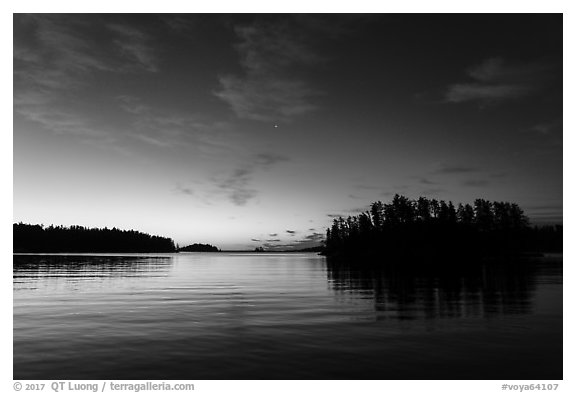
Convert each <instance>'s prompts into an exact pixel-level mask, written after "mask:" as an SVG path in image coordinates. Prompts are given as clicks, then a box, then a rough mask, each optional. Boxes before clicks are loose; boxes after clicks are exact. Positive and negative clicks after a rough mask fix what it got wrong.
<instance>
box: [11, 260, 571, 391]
mask: <svg viewBox="0 0 576 393" xmlns="http://www.w3.org/2000/svg"><path fill="white" fill-rule="evenodd" d="M462 265H463V266H464V265H465V264H464V263H463V264H462ZM14 379H192V380H198V379H508V380H510V379H562V261H561V257H555V258H550V257H549V258H541V259H536V260H532V261H529V262H527V261H524V262H522V263H499V264H482V265H480V264H473V266H470V267H467V268H466V269H464V268H457V269H455V268H450V269H431V268H427V269H423V268H419V269H414V268H412V267H406V268H386V269H376V268H358V267H354V265H351V264H347V263H342V262H338V263H336V262H333V261H329V260H326V258H324V257H320V256H316V255H314V254H248V253H245V254H240V253H238V254H228V253H217V254H174V255H158V256H150V255H135V254H133V255H108V256H104V255H99V256H90V255H14Z"/></svg>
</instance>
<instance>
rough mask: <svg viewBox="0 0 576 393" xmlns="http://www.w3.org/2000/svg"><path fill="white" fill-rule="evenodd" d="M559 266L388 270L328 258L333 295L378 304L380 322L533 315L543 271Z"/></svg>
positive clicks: (490, 264) (400, 266) (483, 264)
mask: <svg viewBox="0 0 576 393" xmlns="http://www.w3.org/2000/svg"><path fill="white" fill-rule="evenodd" d="M554 266H556V264H554V263H551V262H547V263H546V264H543V263H542V262H541V261H538V260H537V259H532V260H528V259H526V260H508V261H502V260H499V261H473V262H470V261H466V263H460V262H459V261H454V262H452V263H445V264H438V263H422V262H407V261H405V262H403V263H400V262H398V263H385V264H383V263H366V261H364V262H362V263H359V262H358V260H354V261H351V260H342V259H340V258H339V259H334V258H328V259H327V272H328V273H327V274H328V281H329V284H330V287H331V288H332V289H333V290H336V291H345V292H348V293H349V294H350V295H352V296H360V297H363V298H373V301H374V308H375V310H376V313H377V317H378V318H381V319H382V318H384V319H385V318H396V319H411V318H443V317H456V318H460V317H471V316H476V317H486V318H490V317H491V316H495V315H501V314H518V313H529V312H530V311H531V309H532V306H533V305H532V303H533V296H534V292H535V289H536V277H537V275H538V274H540V273H539V271H540V270H541V269H548V270H550V269H551V268H552V267H554ZM555 272H556V273H554V274H560V275H561V269H556V270H555Z"/></svg>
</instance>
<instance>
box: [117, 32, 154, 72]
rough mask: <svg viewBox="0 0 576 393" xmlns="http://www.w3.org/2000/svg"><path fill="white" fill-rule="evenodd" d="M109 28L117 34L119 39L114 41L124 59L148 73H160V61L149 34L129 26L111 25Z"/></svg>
mask: <svg viewBox="0 0 576 393" xmlns="http://www.w3.org/2000/svg"><path fill="white" fill-rule="evenodd" d="M108 28H109V29H110V30H111V31H113V32H115V33H117V35H118V38H117V39H115V40H114V44H116V46H117V47H118V48H119V50H120V53H121V54H122V55H123V56H124V57H126V58H128V59H130V60H132V62H134V63H136V64H138V65H139V66H140V67H142V68H143V69H144V70H146V71H149V72H157V71H158V64H157V63H158V61H157V58H156V55H155V53H154V49H153V48H152V46H151V45H150V37H148V35H147V34H145V33H144V32H143V31H141V30H139V29H137V28H135V27H131V26H127V25H120V24H111V25H109V26H108Z"/></svg>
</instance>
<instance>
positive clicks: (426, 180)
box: [420, 177, 438, 185]
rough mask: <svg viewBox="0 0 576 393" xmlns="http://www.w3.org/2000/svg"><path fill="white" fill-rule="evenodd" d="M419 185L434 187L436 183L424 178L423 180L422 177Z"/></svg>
mask: <svg viewBox="0 0 576 393" xmlns="http://www.w3.org/2000/svg"><path fill="white" fill-rule="evenodd" d="M420 183H421V184H426V185H435V184H438V183H436V182H434V181H432V180H430V179H426V178H424V177H423V178H421V179H420Z"/></svg>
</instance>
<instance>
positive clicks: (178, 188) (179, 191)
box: [176, 184, 195, 196]
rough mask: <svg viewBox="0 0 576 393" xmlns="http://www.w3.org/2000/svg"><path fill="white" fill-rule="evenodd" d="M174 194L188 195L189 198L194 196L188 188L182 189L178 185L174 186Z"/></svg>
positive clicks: (182, 187) (192, 191)
mask: <svg viewBox="0 0 576 393" xmlns="http://www.w3.org/2000/svg"><path fill="white" fill-rule="evenodd" d="M176 192H178V193H179V194H184V195H189V196H192V195H194V194H195V193H194V190H193V189H191V188H190V187H184V186H182V185H180V184H177V185H176Z"/></svg>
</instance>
